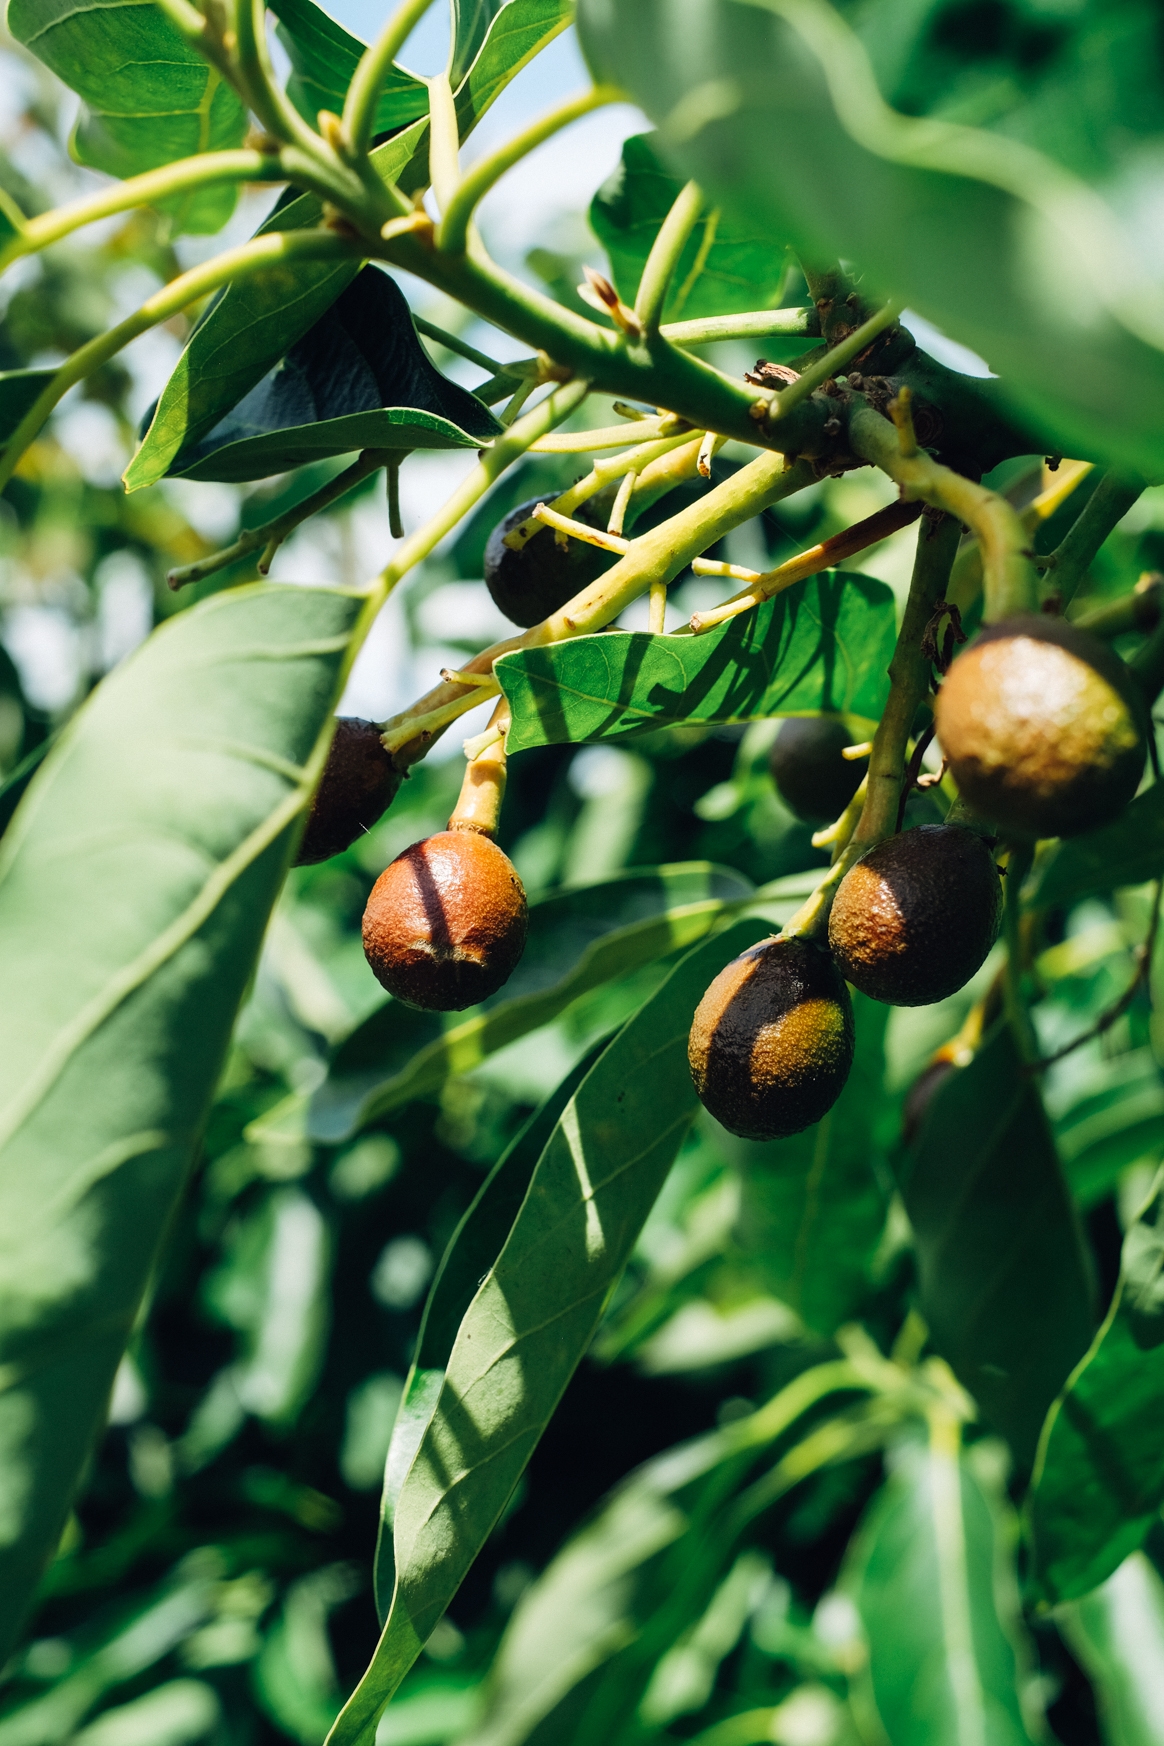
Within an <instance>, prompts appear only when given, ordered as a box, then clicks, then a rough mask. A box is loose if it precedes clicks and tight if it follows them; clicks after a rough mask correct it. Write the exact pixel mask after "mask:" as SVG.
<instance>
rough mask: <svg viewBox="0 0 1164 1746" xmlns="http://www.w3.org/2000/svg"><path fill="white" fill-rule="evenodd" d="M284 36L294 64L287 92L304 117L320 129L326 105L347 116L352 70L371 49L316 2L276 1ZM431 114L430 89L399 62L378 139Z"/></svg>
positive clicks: (385, 93)
mask: <svg viewBox="0 0 1164 1746" xmlns="http://www.w3.org/2000/svg"><path fill="white" fill-rule="evenodd" d="M271 11H272V12H273V13H274V14H275V16H276V18H277V19H278V20H279V40H280V42H281V43H282V44H283V47H284V48H285V49H286V50H287V57H288V59H289V60H290V62H291V69H292V71H291V77H290V79H288V81H287V95H288V97H290V99H291V101H292V103H294V105H295V107H296V109H298V111H299V113H300V115H302V117H303V119H304V120H305V121H306V122H308V123H309V124H310V126H312V127H315V126H317V125H318V122H317V118H318V115H319V112H320V110H321V109H327V110H329V111H330V112H331V114H332V115H342V114H343V107H344V98H345V97H346V96H347V90H348V86H349V85H350V84H351V82H352V74H353V73H354V72H355V70H356V67H357V65H358V64H359V60H360V56H361V55H362V54H363V53H364V50H365V49H366V47H367V44H366V43H365V42H362V41H361V39H360V38H359V37H358V36H353V35H352V33H351V31H349V30H345V29H344V27H343V25H342V24H337V22H336V20H335V19H334V18H332V16H331V14H330V13H328V12H325V11H324V9H323V7H322V6H317V5H316V4H315V0H276V3H275V4H274V5H272V7H271ZM427 114H428V87H427V85H426V84H425V83H424V81H423V80H422V79H418V78H416V77H415V75H414V74H412V73H408V72H406V71H405V70H404V68H403V67H399V66H393V67H392V68H391V69H390V70H389V73H388V77H387V79H386V81H385V83H384V87H383V89H382V90H381V92H380V96H379V99H378V101H377V103H376V119H375V121H374V122H373V124H372V135H373V138H374V137H375V136H376V135H377V134H380V133H395V131H396V130H397V128H401V127H407V126H408V124H409V122H411V121H416V120H417V119H418V118H419V117H420V116H422V115H427Z"/></svg>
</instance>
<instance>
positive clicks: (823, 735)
mask: <svg viewBox="0 0 1164 1746" xmlns="http://www.w3.org/2000/svg"><path fill="white" fill-rule="evenodd" d="M852 743H853V736H852V734H851V733H850V732H849V730H848V728H847V727H846V726H845V723H844V720H843V719H842V717H841V716H839V715H805V716H797V715H794V716H790V717H789V718H788V720H787V721H786V722H784V723H783V724H782V726H781V728H780V732H779V733H778V734H777V736H776V739H775V742H774V744H773V746H772V750H771V752H770V753H769V754H768V768H769V770H770V771H771V773H772V780H773V782H774V783H775V784H776V791H777V793H778V794H779V796H780V798H781V800H782V801H783V802H784V804H785V806H786V807H787V808H788V810H789V812H792V813H794V814H795V815H796V817H797V818H798V819H802V820H803V822H804V823H805V824H818V825H819V824H831V823H832V821H833V820H834V819H835V818H840V816H841V814H842V813H843V812H844V810H845V808H846V806H848V804H849V802H850V800H852V798H853V796H854V794H856V792H857V790H858V788H860V786H861V779H862V777H863V776H864V774H865V763H864V761H863V760H860V759H855V760H853V761H852V762H850V761H849V760H848V759H846V758H842V757H841V753H842V752H843V750H844V749H845V747H846V746H849V745H852Z"/></svg>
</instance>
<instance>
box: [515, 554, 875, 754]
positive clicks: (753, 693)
mask: <svg viewBox="0 0 1164 1746" xmlns="http://www.w3.org/2000/svg"><path fill="white" fill-rule="evenodd" d="M895 638H896V626H895V620H894V610H893V595H892V593H891V592H890V590H889V589H888V588H887V587H886V585H885V583H884V582H876V581H874V580H873V579H872V577H869V576H858V575H851V574H849V573H847V572H846V571H843V570H829V571H827V572H826V573H825V574H824V575H821V576H813V577H810V578H809V580H808V581H807V582H800V583H797V585H796V586H795V587H793V588H788V589H786V590H785V591H784V592H783V593H782V594H778V595H777V596H776V598H775V599H774V600H769V601H766V602H765V603H764V605H763V606H760V607H758V608H757V610H756V611H755V612H748V613H743V614H741V615H740V616H739V617H738V618H733V619H729V620H728V621H727V623H726V624H722V625H716V626H714V627H713V629H711V630H709V631H706V632H704V634H703V635H702V636H697V637H695V636H687V637H683V636H652V635H650V634H649V633H647V632H646V631H607V632H604V633H603V634H601V635H599V636H587V637H575V638H573V639H572V640H571V641H570V642H565V643H554V644H551V645H548V646H547V647H545V648H534V649H518V650H516V651H515V652H514V653H513V654H511V655H503V656H502V657H501V659H500V660H499V661H498V662H497V663H496V666H495V668H494V671H495V672H496V674H497V677H498V679H499V680H500V681H501V688H502V690H503V691H504V692H505V695H506V697H507V698H508V700H509V703H510V706H511V707H512V710H513V726H512V728H511V729H510V731H509V738H508V745H509V749H510V751H513V752H521V751H525V750H527V749H528V748H529V747H530V746H549V745H558V744H560V743H562V742H563V741H579V740H606V739H621V738H624V737H626V736H627V735H629V734H633V733H643V732H650V731H651V730H653V729H655V728H661V727H671V726H673V725H674V724H676V723H678V722H692V721H749V720H751V719H752V718H753V717H757V716H771V715H810V714H813V713H814V712H815V711H817V710H838V711H842V712H846V713H850V714H853V715H863V716H868V717H870V718H871V719H874V720H875V719H876V718H877V717H878V716H880V714H881V711H882V709H883V708H884V705H885V698H886V696H887V694H888V690H889V681H888V677H887V672H886V669H887V668H888V665H889V660H890V657H891V655H892V653H893V644H894V640H895Z"/></svg>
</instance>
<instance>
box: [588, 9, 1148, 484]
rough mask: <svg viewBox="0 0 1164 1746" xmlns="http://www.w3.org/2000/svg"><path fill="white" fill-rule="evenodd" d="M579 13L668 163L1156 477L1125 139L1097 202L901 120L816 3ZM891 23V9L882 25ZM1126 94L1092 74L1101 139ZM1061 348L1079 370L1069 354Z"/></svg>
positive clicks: (1079, 435)
mask: <svg viewBox="0 0 1164 1746" xmlns="http://www.w3.org/2000/svg"><path fill="white" fill-rule="evenodd" d="M911 16H912V15H911ZM918 16H919V17H921V18H924V19H927V20H928V19H929V17H930V14H929V13H928V12H923V13H921V14H919V15H918ZM579 28H580V33H581V37H582V43H583V48H584V50H585V52H586V54H587V58H588V59H589V61H590V64H591V66H592V68H593V69H594V71H595V73H596V74H597V75H598V76H601V77H604V78H610V79H614V80H616V81H617V82H618V83H619V84H620V85H621V86H622V88H623V89H624V90H627V91H629V92H630V93H631V95H632V96H633V97H634V98H635V99H636V101H638V102H639V103H641V104H642V106H643V108H644V109H645V110H646V112H647V114H648V115H649V116H650V117H651V119H652V120H653V121H654V122H655V123H656V124H657V125H658V127H659V129H660V140H659V143H660V147H661V149H663V150H664V151H665V153H666V155H667V156H668V158H669V159H670V161H671V163H672V165H673V167H674V169H675V170H676V172H677V173H678V174H679V175H680V176H683V177H686V176H694V177H695V178H696V179H697V180H698V181H699V183H700V185H701V186H702V187H703V188H704V189H705V190H706V191H707V193H708V196H709V197H710V198H711V199H714V200H717V201H720V202H722V204H723V205H724V208H725V210H728V209H730V210H734V211H736V212H738V213H740V214H748V215H749V216H750V219H751V222H752V223H755V222H756V221H757V220H759V219H760V218H763V219H765V220H766V221H767V223H768V225H769V227H770V229H771V231H772V234H773V235H774V236H775V237H777V238H779V239H780V241H781V242H789V243H793V244H794V245H796V246H797V247H798V248H799V249H801V250H803V251H805V252H806V253H807V255H808V257H809V258H810V259H815V260H825V261H827V260H832V259H836V258H843V259H845V260H852V261H856V262H859V263H860V266H861V267H862V269H864V271H865V272H866V273H868V275H869V277H870V280H871V281H872V282H874V283H876V284H877V285H878V286H880V287H882V288H883V290H884V291H885V292H887V293H893V294H895V295H898V296H900V297H901V298H902V300H903V301H904V302H906V303H908V304H909V306H910V307H911V308H914V309H916V310H918V311H919V312H920V313H921V314H922V315H924V316H926V317H927V318H928V319H929V320H931V321H933V322H935V323H937V325H938V326H939V327H941V328H942V329H943V331H944V332H946V333H949V334H950V335H952V336H953V337H955V338H957V339H959V340H961V341H962V342H963V344H965V345H968V346H970V347H972V348H973V349H974V350H975V351H976V352H978V353H980V354H981V355H982V356H983V357H984V358H985V359H986V360H987V361H988V363H989V364H990V366H991V368H992V369H993V370H995V371H997V372H998V373H999V374H1000V375H1001V376H1002V377H1003V378H1004V379H1005V380H1006V382H1007V384H1008V388H1009V390H1010V391H1011V392H1012V393H1013V394H1014V395H1015V397H1016V399H1018V401H1019V402H1020V403H1021V404H1022V405H1023V407H1024V409H1025V410H1026V411H1027V412H1028V413H1031V414H1033V415H1035V416H1036V417H1037V418H1038V419H1039V421H1040V422H1041V424H1042V426H1043V428H1044V429H1045V430H1046V431H1047V432H1048V433H1049V435H1051V434H1053V435H1054V437H1055V438H1056V440H1058V441H1059V442H1061V443H1063V444H1065V445H1066V447H1067V452H1068V453H1071V454H1080V455H1090V454H1092V453H1093V452H1095V451H1096V448H1097V446H1098V448H1099V451H1100V452H1102V453H1105V454H1107V455H1108V456H1110V457H1111V458H1112V459H1113V460H1120V461H1122V462H1123V463H1124V464H1126V465H1130V466H1134V467H1138V468H1139V469H1141V470H1142V471H1144V472H1146V473H1148V474H1149V475H1152V474H1154V473H1156V472H1158V471H1159V469H1160V466H1161V462H1162V461H1164V438H1162V436H1161V433H1160V426H1159V422H1158V420H1157V419H1156V417H1155V412H1154V410H1153V409H1154V408H1155V406H1156V405H1157V403H1158V402H1159V399H1160V396H1161V393H1164V350H1162V349H1161V348H1164V315H1162V312H1161V307H1160V303H1159V298H1158V293H1157V289H1156V285H1155V267H1154V265H1153V263H1152V260H1151V257H1150V254H1149V253H1148V251H1147V249H1146V247H1145V240H1146V237H1147V234H1148V232H1149V230H1150V225H1149V223H1148V221H1147V219H1146V213H1145V211H1144V210H1143V208H1142V204H1141V203H1142V201H1143V199H1144V198H1145V196H1144V194H1143V192H1142V171H1141V169H1140V163H1141V161H1142V160H1141V158H1140V155H1139V153H1140V151H1141V149H1142V142H1141V140H1140V139H1138V138H1136V136H1135V135H1134V134H1132V133H1131V132H1130V131H1129V133H1127V134H1124V135H1123V136H1122V141H1123V149H1122V151H1121V152H1120V156H1119V165H1118V169H1117V171H1116V172H1115V174H1114V175H1113V174H1111V173H1110V172H1109V174H1108V176H1107V177H1105V187H1104V194H1103V196H1102V197H1101V195H1100V194H1099V193H1098V192H1096V191H1095V190H1094V189H1093V187H1092V186H1091V185H1089V184H1088V183H1086V182H1083V181H1081V180H1078V179H1077V178H1076V177H1075V176H1074V175H1073V174H1072V173H1071V171H1070V170H1069V169H1067V168H1066V167H1064V166H1063V165H1061V164H1059V163H1057V162H1056V161H1055V160H1054V158H1053V157H1052V156H1047V155H1045V154H1044V152H1043V151H1040V150H1038V149H1036V148H1035V147H1034V146H1029V145H1025V144H1023V143H1020V141H1019V140H1017V139H1014V138H1004V137H1002V136H1001V135H1000V134H996V133H993V132H990V131H988V130H987V129H984V128H969V127H964V126H960V125H956V124H953V123H949V122H945V121H942V120H938V119H937V118H934V117H923V118H917V119H912V118H910V117H907V116H903V115H899V114H897V113H896V112H894V111H892V110H890V109H889V108H888V106H887V105H886V104H885V102H884V99H883V98H882V96H881V94H880V92H879V91H878V88H877V85H876V82H875V80H874V77H873V73H872V71H871V69H870V66H869V62H868V60H867V58H866V55H865V51H864V50H863V48H862V46H861V43H860V42H859V40H858V39H857V37H856V36H854V35H853V34H852V32H851V30H850V28H849V26H848V25H847V24H846V23H845V22H844V21H843V20H842V18H841V16H840V14H839V12H838V11H837V10H836V9H834V8H833V7H830V6H828V5H827V4H825V0H694V3H693V4H691V5H685V6H684V9H683V17H682V26H681V28H680V27H678V26H677V23H676V15H675V11H674V8H673V7H672V6H671V5H669V4H668V0H580V5H579ZM908 31H909V24H908V22H906V23H905V24H904V27H903V25H902V21H900V18H899V16H898V15H895V25H894V32H895V34H897V36H898V40H899V41H900V37H901V34H905V35H908ZM873 34H874V35H876V34H877V33H876V32H874V33H873ZM920 34H921V33H920V31H919V35H920ZM1147 43H1148V51H1149V53H1151V54H1155V52H1156V51H1155V45H1154V42H1153V41H1152V39H1151V38H1150V37H1149V38H1148V39H1147ZM1016 83H1017V82H1016ZM1018 88H1019V89H1020V90H1021V88H1022V87H1021V85H1019V86H1018ZM1121 88H1122V87H1121V85H1120V83H1119V82H1118V81H1117V82H1113V83H1111V84H1109V85H1108V86H1107V87H1106V90H1107V96H1106V98H1105V99H1104V100H1103V103H1102V113H1103V115H1104V117H1105V119H1104V120H1103V122H1102V123H1100V124H1099V126H1098V128H1097V131H1098V132H1099V133H1101V134H1102V135H1104V136H1105V137H1106V138H1108V139H1112V138H1116V137H1120V129H1121V126H1122V115H1123V107H1122V104H1121V102H1120V99H1119V97H1118V96H1117V93H1118V92H1119V91H1120V90H1121ZM1007 95H1008V96H1009V97H1010V101H1009V104H1008V103H1006V100H1005V98H1004V100H1003V106H1005V107H1009V108H1010V109H1012V111H1013V110H1014V108H1015V107H1016V103H1015V99H1014V97H1013V95H1011V94H1010V93H1008V94H1007ZM1017 107H1019V108H1021V104H1019V105H1017ZM1044 113H1046V114H1047V115H1053V114H1054V105H1052V104H1048V105H1046V107H1045V111H1044ZM1060 125H1061V124H1060ZM1011 131H1013V129H1012V130H1011ZM1048 145H1049V147H1050V149H1051V151H1053V150H1054V140H1053V138H1048ZM775 166H779V169H778V172H777V171H776V170H775V168H774V167H775ZM1051 285H1057V286H1062V285H1072V286H1074V287H1075V288H1076V295H1074V296H1073V297H1071V298H1062V297H1058V296H1049V295H1048V291H1047V288H1048V287H1049V286H1051ZM1134 287H1137V288H1141V289H1134ZM1141 296H1142V297H1143V298H1144V299H1145V300H1146V301H1144V302H1140V301H1138V299H1139V298H1140V297H1141ZM1067 356H1070V357H1072V358H1074V359H1076V360H1082V359H1083V358H1086V360H1087V365H1086V368H1076V369H1072V370H1069V371H1068V370H1064V369H1063V367H1062V360H1063V358H1064V357H1067Z"/></svg>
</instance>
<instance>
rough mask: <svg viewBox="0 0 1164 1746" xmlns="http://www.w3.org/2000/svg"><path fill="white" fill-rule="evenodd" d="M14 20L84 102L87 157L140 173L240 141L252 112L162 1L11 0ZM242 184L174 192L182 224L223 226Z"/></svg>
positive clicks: (113, 170) (82, 157)
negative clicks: (171, 17) (179, 27)
mask: <svg viewBox="0 0 1164 1746" xmlns="http://www.w3.org/2000/svg"><path fill="white" fill-rule="evenodd" d="M8 28H9V30H10V31H11V32H12V34H13V36H14V37H16V39H17V41H18V42H22V43H24V45H25V47H26V48H30V49H31V50H32V52H33V54H35V55H36V56H37V57H38V58H39V59H40V60H42V61H43V62H44V63H45V65H46V66H48V67H51V68H52V70H53V72H54V73H56V75H57V77H58V78H60V79H63V80H64V82H65V84H66V85H68V86H69V87H70V88H71V89H72V90H74V91H75V92H76V93H77V95H78V96H79V97H80V98H81V99H82V101H83V102H84V104H85V105H86V107H85V108H84V109H83V110H82V111H81V114H80V117H79V118H78V121H77V124H76V127H75V129H74V132H73V138H72V148H73V152H74V154H75V156H76V157H77V159H78V160H79V161H80V162H81V163H82V164H88V165H89V166H90V168H92V169H94V170H105V171H107V172H108V174H109V175H111V176H136V175H138V174H140V172H141V171H143V170H152V169H155V168H157V166H158V165H159V164H169V163H172V162H173V161H174V160H175V159H176V158H186V157H191V156H193V154H194V153H195V152H206V151H222V150H224V149H226V148H228V147H231V146H238V145H241V144H242V141H243V136H244V134H245V133H246V127H247V118H246V113H245V111H244V109H243V106H242V104H241V102H240V101H239V99H238V97H237V96H236V95H235V93H234V92H233V91H232V90H231V88H230V86H229V85H227V84H225V83H224V82H223V80H222V77H221V75H220V74H218V73H217V72H215V70H214V68H213V67H211V66H209V65H208V63H207V62H206V61H204V60H203V58H202V56H201V55H200V54H198V53H197V51H196V50H195V49H193V48H191V47H190V45H189V44H188V43H187V42H186V41H185V39H184V38H183V37H182V36H181V35H180V34H179V32H178V30H177V28H176V27H175V26H174V25H173V24H171V23H170V20H169V19H168V18H167V17H166V15H165V13H164V12H163V11H162V10H161V8H160V7H159V6H153V5H143V4H142V3H141V0H116V3H115V4H113V5H109V4H98V3H97V0H81V3H80V4H76V3H66V0H12V3H11V5H10V6H9V8H8ZM234 203H235V190H234V189H233V188H232V187H231V186H229V184H227V185H223V184H220V185H219V186H217V187H214V188H207V189H201V190H199V189H195V190H192V191H191V192H190V193H189V194H184V195H182V196H180V197H179V198H177V199H175V200H173V201H168V202H167V203H166V205H165V208H164V210H165V211H166V212H168V213H169V215H170V217H171V222H172V223H173V225H174V228H175V229H177V230H186V231H196V232H210V231H216V230H219V229H221V227H222V226H223V225H224V224H225V223H226V220H227V219H228V218H229V217H230V214H231V212H232V211H233V210H234Z"/></svg>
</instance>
